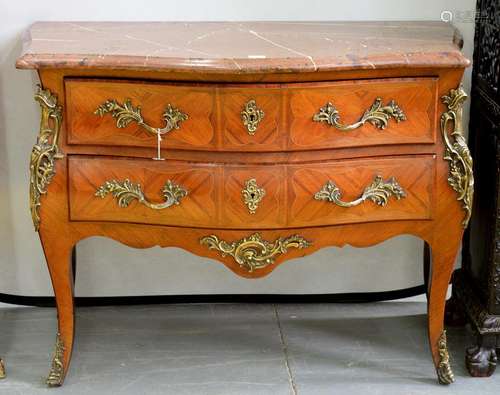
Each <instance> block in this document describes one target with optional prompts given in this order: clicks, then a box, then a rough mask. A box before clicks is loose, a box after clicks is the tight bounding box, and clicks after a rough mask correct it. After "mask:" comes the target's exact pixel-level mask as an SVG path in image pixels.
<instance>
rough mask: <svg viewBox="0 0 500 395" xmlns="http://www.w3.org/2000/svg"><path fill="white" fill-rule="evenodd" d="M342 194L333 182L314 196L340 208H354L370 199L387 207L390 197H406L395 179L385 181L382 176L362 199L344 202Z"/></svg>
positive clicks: (365, 192)
mask: <svg viewBox="0 0 500 395" xmlns="http://www.w3.org/2000/svg"><path fill="white" fill-rule="evenodd" d="M341 195H342V192H341V191H340V189H339V187H337V185H335V183H334V182H333V181H328V182H327V183H326V184H325V185H324V186H323V188H321V190H320V191H319V192H317V193H316V194H315V195H314V199H316V200H326V201H328V202H332V203H334V204H336V205H337V206H340V207H353V206H357V205H358V204H361V203H363V202H364V201H365V200H367V199H370V200H371V201H372V202H373V203H375V204H378V205H379V206H385V205H386V204H387V201H388V200H389V197H391V196H392V195H394V197H395V198H396V199H398V200H399V199H401V198H404V197H406V192H405V191H404V190H403V188H402V187H401V186H400V185H399V184H398V183H397V181H396V179H395V178H394V177H391V178H389V179H388V180H387V181H384V180H383V178H382V176H376V177H375V179H374V180H373V182H372V183H371V184H370V185H368V186H367V187H366V188H365V190H364V191H363V194H362V195H361V197H359V198H358V199H356V200H353V201H352V202H344V201H342V200H340V199H341Z"/></svg>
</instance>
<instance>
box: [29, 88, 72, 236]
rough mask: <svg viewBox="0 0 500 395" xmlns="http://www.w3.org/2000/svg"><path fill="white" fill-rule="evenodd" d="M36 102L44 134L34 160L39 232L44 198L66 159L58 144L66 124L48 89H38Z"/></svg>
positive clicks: (33, 199)
mask: <svg viewBox="0 0 500 395" xmlns="http://www.w3.org/2000/svg"><path fill="white" fill-rule="evenodd" d="M35 101H37V102H38V104H39V105H40V109H41V116H40V130H39V133H38V138H37V141H36V144H35V145H34V146H33V149H32V151H31V156H30V210H31V217H32V219H33V225H34V227H35V230H36V231H38V230H39V228H40V206H41V198H42V196H43V195H45V194H46V193H47V189H48V187H49V185H50V183H51V181H52V179H53V178H54V176H55V175H56V163H55V160H56V159H61V158H63V156H64V155H63V154H62V152H61V151H60V150H59V147H58V145H57V144H58V141H59V133H60V130H61V123H62V108H61V106H59V105H58V104H57V97H56V96H55V95H53V94H52V92H50V90H48V89H42V87H40V86H39V87H38V91H37V92H36V93H35Z"/></svg>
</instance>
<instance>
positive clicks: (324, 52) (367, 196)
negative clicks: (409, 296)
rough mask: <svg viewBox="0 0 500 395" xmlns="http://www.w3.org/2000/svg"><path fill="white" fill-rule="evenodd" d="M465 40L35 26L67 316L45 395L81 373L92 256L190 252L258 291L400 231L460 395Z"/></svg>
mask: <svg viewBox="0 0 500 395" xmlns="http://www.w3.org/2000/svg"><path fill="white" fill-rule="evenodd" d="M459 41H460V39H459V36H458V35H457V32H456V31H455V30H454V29H453V28H452V27H451V26H449V25H446V24H440V23H420V22H419V23H408V22H407V23H381V22H377V23H352V24H346V23H240V24H238V23H193V24H185V23H84V24H73V23H71V24H70V23H37V24H35V25H33V26H32V27H31V29H30V39H29V40H28V41H27V42H26V43H25V49H24V53H23V55H22V56H21V57H20V58H19V59H18V61H17V66H18V67H19V68H28V69H37V70H38V74H39V76H40V80H41V85H42V87H41V88H40V89H39V91H38V92H37V93H36V95H35V98H36V100H37V101H38V102H39V103H40V106H41V109H42V120H41V125H40V134H39V137H38V141H37V143H36V145H35V146H34V148H33V152H32V156H31V167H30V169H31V185H30V195H31V214H32V216H33V222H34V224H35V229H36V230H37V231H38V232H39V235H40V239H41V242H42V245H43V249H44V251H45V255H46V258H47V264H48V267H49V271H50V275H51V278H52V283H53V286H54V291H55V295H56V300H57V308H58V320H59V333H58V336H57V345H56V352H55V356H54V361H53V366H52V370H51V372H50V375H49V378H48V384H49V385H61V384H62V382H63V380H64V377H65V375H66V373H67V370H68V365H69V362H70V358H71V351H72V346H73V337H74V304H73V273H72V269H71V265H70V255H71V251H72V248H73V246H74V245H75V244H76V243H77V242H78V241H79V240H82V239H84V238H87V237H90V236H106V237H110V238H113V239H115V240H118V241H120V242H122V243H124V244H126V245H129V246H132V247H137V248H147V247H152V246H155V245H159V246H163V247H167V246H177V247H181V248H184V249H186V250H189V251H191V252H192V253H194V254H197V255H201V256H205V257H210V258H213V259H216V260H219V261H220V262H222V263H223V264H224V265H226V266H227V267H228V268H229V269H231V270H233V271H234V272H235V273H236V274H238V275H240V276H244V277H248V278H257V277H262V276H265V275H267V274H269V273H270V272H271V271H272V270H274V269H275V268H276V267H277V266H278V265H279V264H281V263H282V262H284V261H285V260H287V259H291V258H297V257H300V256H304V255H307V254H311V253H313V252H315V251H317V250H318V249H320V248H323V247H326V246H343V245H345V244H350V245H353V246H357V247H365V246H371V245H374V244H377V243H380V242H382V241H384V240H386V239H388V238H391V237H394V236H396V235H401V234H411V235H415V236H418V237H420V238H421V239H423V240H424V241H425V242H426V243H427V244H428V245H429V246H430V249H431V252H432V270H431V275H430V282H429V283H430V288H429V295H428V296H429V302H428V316H429V340H430V347H431V351H432V356H433V360H434V364H435V366H436V369H437V373H438V378H439V382H440V383H443V384H448V383H451V382H452V381H453V374H452V371H451V368H450V365H449V357H448V350H447V346H446V334H445V331H444V328H443V313H444V303H445V296H446V289H447V285H448V282H449V280H450V275H451V272H452V269H453V263H454V260H455V257H456V254H457V250H458V248H459V245H460V241H461V238H462V233H463V230H464V228H465V227H466V226H467V223H468V221H469V216H470V210H471V203H472V194H473V179H472V162H471V159H470V155H469V151H468V149H467V145H466V144H465V140H464V138H463V135H462V125H461V114H462V104H463V102H464V100H465V98H466V95H465V93H464V92H463V90H462V89H461V88H460V87H459V85H460V80H461V78H462V74H463V70H464V68H465V67H466V66H467V65H468V64H469V62H468V60H467V59H465V58H464V57H463V55H462V54H461V53H460V49H459ZM160 135H161V136H160ZM159 136H160V137H161V141H159ZM159 143H160V144H161V149H160V148H158V145H159ZM155 159H156V160H155ZM159 159H164V160H159Z"/></svg>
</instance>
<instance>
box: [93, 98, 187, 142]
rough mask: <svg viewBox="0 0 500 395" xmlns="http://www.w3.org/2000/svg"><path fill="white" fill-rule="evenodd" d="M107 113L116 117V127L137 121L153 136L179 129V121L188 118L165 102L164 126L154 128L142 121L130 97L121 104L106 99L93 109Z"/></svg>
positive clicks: (138, 107)
mask: <svg viewBox="0 0 500 395" xmlns="http://www.w3.org/2000/svg"><path fill="white" fill-rule="evenodd" d="M108 113H109V114H111V116H112V117H113V118H116V127H117V128H120V129H121V128H124V127H127V126H128V125H129V124H130V123H131V122H137V124H138V125H139V126H142V127H143V128H144V129H145V130H146V131H147V132H148V133H150V134H153V135H155V136H157V135H163V134H165V133H168V132H170V131H171V130H174V129H179V128H180V123H181V122H182V121H186V120H187V119H188V115H187V114H184V113H183V112H181V111H180V110H179V109H177V108H175V107H173V106H172V105H171V104H167V107H166V109H165V112H164V113H163V120H164V121H165V126H164V127H163V128H154V127H152V126H150V125H148V124H147V123H146V122H144V119H143V118H142V115H141V107H140V106H137V107H134V106H133V105H132V101H131V100H130V99H126V100H125V102H124V103H123V105H122V104H120V103H118V102H117V101H116V100H107V101H105V102H104V103H103V104H101V105H100V106H99V107H97V110H95V111H94V114H96V115H99V116H101V117H103V116H104V115H105V114H108Z"/></svg>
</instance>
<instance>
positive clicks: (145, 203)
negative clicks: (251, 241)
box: [69, 155, 435, 229]
mask: <svg viewBox="0 0 500 395" xmlns="http://www.w3.org/2000/svg"><path fill="white" fill-rule="evenodd" d="M434 161H435V160H434V158H433V157H432V156H430V155H421V156H418V157H395V158H380V159H362V160H345V161H336V162H326V163H322V164H317V163H315V164H300V165H298V164H297V165H295V164H293V165H292V164H284V165H261V166H258V165H248V166H246V165H233V164H225V165H224V164H204V163H199V164H196V163H187V162H180V161H165V162H161V161H152V160H135V159H134V160H132V159H113V158H103V157H84V156H70V158H69V172H70V188H69V189H70V216H71V219H72V220H75V221H115V222H134V223H145V224H163V225H179V226H191V227H219V228H232V229H258V228H286V227H309V226H324V225H335V224H347V223H360V222H372V221H389V220H405V219H411V220H415V219H422V220H426V219H431V218H432V207H433V196H432V191H433V186H434V180H435V163H434Z"/></svg>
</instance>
